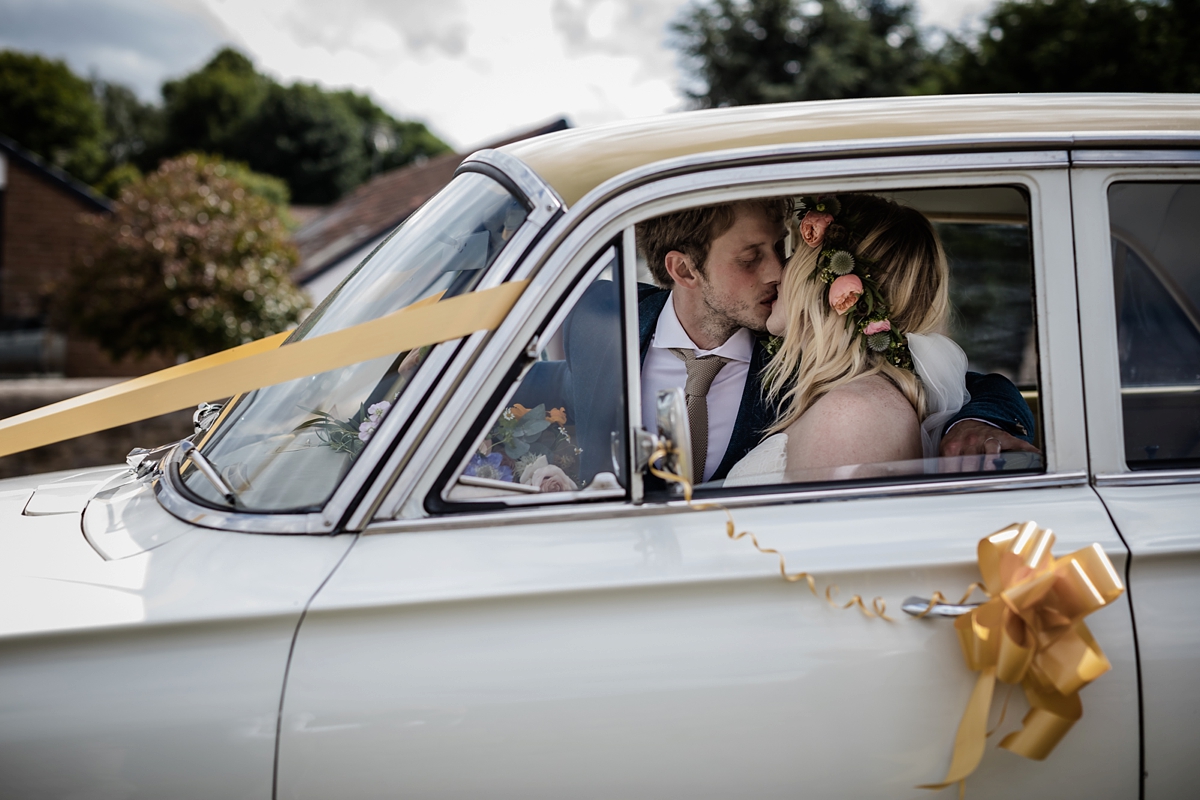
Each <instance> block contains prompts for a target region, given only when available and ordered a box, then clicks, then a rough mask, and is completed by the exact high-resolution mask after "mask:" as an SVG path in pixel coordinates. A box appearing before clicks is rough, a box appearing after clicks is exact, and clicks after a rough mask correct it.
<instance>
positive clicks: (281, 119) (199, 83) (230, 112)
mask: <svg viewBox="0 0 1200 800" xmlns="http://www.w3.org/2000/svg"><path fill="white" fill-rule="evenodd" d="M163 97H164V98H165V103H166V107H165V117H166V125H165V127H166V141H165V143H164V147H165V152H167V153H177V152H181V151H183V150H189V149H191V150H204V151H207V152H214V153H220V154H222V155H223V156H225V157H227V158H232V159H237V160H240V161H245V162H246V163H247V164H249V165H250V168H251V169H253V170H256V171H257V172H262V173H267V174H270V175H275V176H277V177H280V178H282V179H284V180H285V181H286V182H287V184H288V187H289V188H290V191H291V196H292V198H293V199H294V200H295V202H298V203H314V204H322V203H329V202H332V201H334V200H336V199H337V198H338V197H340V196H341V195H343V194H345V193H346V192H347V191H349V190H350V189H352V188H354V187H355V186H357V185H358V184H360V183H362V182H363V181H364V180H366V179H367V178H368V177H370V175H371V174H373V173H375V172H379V171H382V170H386V169H393V168H395V167H399V166H403V165H405V164H408V163H409V162H411V161H413V160H416V159H421V158H426V157H428V156H431V155H436V154H438V153H443V152H449V150H450V148H449V147H447V146H446V144H445V143H444V142H442V141H440V140H439V139H438V138H437V137H435V136H434V135H433V134H431V133H430V132H429V131H428V130H427V129H426V128H425V126H424V125H422V124H420V123H418V122H401V121H399V120H397V119H395V118H393V117H392V116H390V115H389V114H388V113H387V112H385V111H384V110H383V109H381V108H379V107H378V106H377V105H375V103H374V102H372V101H371V99H370V98H368V97H365V96H363V95H360V94H357V93H355V92H352V91H347V90H343V91H336V92H330V91H326V90H324V89H321V88H320V87H318V86H313V85H308V84H302V83H295V84H292V85H290V86H282V85H280V84H278V83H276V82H275V81H273V80H271V79H270V78H269V77H267V76H265V75H261V74H259V73H258V72H257V71H256V70H255V69H254V65H253V63H251V62H250V60H249V59H248V58H246V57H245V56H243V55H242V54H241V53H238V52H237V51H236V50H232V49H229V48H226V49H224V50H222V51H220V52H219V53H217V55H216V56H214V57H213V59H212V60H211V61H209V62H208V63H207V64H205V65H204V66H203V67H201V68H200V69H199V70H197V71H196V72H194V73H192V74H191V75H187V76H185V77H183V78H181V79H179V80H177V81H171V82H168V83H166V84H164V85H163Z"/></svg>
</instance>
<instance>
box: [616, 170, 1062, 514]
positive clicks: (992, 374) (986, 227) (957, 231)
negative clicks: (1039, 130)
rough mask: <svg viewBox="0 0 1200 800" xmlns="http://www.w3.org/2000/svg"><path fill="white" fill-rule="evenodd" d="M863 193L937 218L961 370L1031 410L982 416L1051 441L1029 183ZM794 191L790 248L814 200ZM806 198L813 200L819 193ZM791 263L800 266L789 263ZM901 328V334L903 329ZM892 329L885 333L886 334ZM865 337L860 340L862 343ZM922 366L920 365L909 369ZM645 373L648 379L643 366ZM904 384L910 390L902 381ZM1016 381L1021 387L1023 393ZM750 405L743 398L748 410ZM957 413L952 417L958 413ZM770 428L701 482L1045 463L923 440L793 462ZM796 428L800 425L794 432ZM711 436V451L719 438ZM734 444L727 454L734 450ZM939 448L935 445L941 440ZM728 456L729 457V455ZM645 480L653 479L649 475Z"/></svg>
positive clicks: (878, 475)
mask: <svg viewBox="0 0 1200 800" xmlns="http://www.w3.org/2000/svg"><path fill="white" fill-rule="evenodd" d="M857 194H864V193H861V192H860V193H857ZM865 194H871V195H872V196H873V197H876V198H880V199H882V200H887V201H891V202H893V203H895V204H897V205H898V206H901V207H904V208H907V209H914V210H916V211H918V212H920V213H921V214H922V215H923V216H924V217H925V218H926V219H927V220H928V221H929V223H931V225H932V228H933V230H934V231H935V233H936V236H937V239H938V240H939V242H940V245H941V247H942V249H943V251H944V253H945V257H946V261H947V266H948V272H949V280H948V284H947V286H948V294H949V309H948V313H947V314H946V315H945V317H944V320H943V323H942V326H941V327H940V328H939V332H940V333H943V334H945V335H947V336H948V337H949V338H950V339H951V340H953V341H954V342H955V343H957V345H959V347H961V349H962V351H963V352H964V355H965V358H964V359H963V360H962V368H961V369H959V370H958V371H957V375H958V377H959V378H963V377H965V378H966V380H965V384H966V388H968V390H969V391H970V392H972V393H979V395H980V397H984V398H989V397H993V396H994V395H995V394H996V392H997V391H1001V392H1002V393H1004V396H1005V398H1006V402H1009V401H1014V402H1016V403H1020V404H1021V405H1022V406H1023V407H1024V408H1025V412H1024V416H1021V417H1020V420H1021V421H1020V422H1019V423H1018V424H1015V425H1014V424H1012V423H1014V422H1016V420H1015V419H1014V418H1013V416H1012V415H1011V414H1010V415H1007V416H1005V415H1004V414H998V413H997V411H996V409H995V408H981V409H980V412H981V413H980V416H981V417H982V418H992V417H996V416H1005V419H1004V422H1005V423H1006V424H1009V428H1008V429H1009V430H1012V431H1013V432H1014V433H1015V434H1019V435H1024V436H1027V437H1028V438H1029V439H1030V440H1031V442H1032V443H1033V444H1035V445H1037V446H1039V447H1040V446H1042V445H1043V444H1044V443H1043V442H1042V441H1041V438H1040V429H1041V425H1040V424H1039V419H1038V416H1039V404H1038V399H1039V393H1038V388H1039V387H1038V376H1039V364H1038V348H1037V329H1036V319H1035V311H1034V309H1035V304H1034V284H1033V261H1032V258H1033V256H1032V254H1033V247H1032V238H1031V226H1030V212H1029V200H1028V196H1027V194H1026V192H1025V190H1023V189H1021V188H1018V187H1010V186H992V187H962V188H958V187H955V188H937V189H929V188H922V189H913V190H904V191H894V190H891V191H887V192H878V193H865ZM836 197H837V195H835V198H836ZM847 197H850V196H849V195H847ZM789 199H790V200H791V201H792V202H793V204H794V205H796V207H797V211H796V213H795V215H794V217H793V218H792V220H791V226H790V227H791V233H790V241H789V242H788V243H787V246H786V248H785V252H788V253H791V252H793V251H796V252H801V253H803V252H804V251H805V250H807V249H809V248H807V247H806V246H805V243H804V242H803V231H802V230H801V225H800V220H802V219H803V217H804V216H805V215H806V214H807V213H808V211H811V210H812V209H809V208H805V207H803V206H802V203H804V202H806V198H805V196H803V195H797V196H795V197H792V198H789ZM851 199H853V198H851ZM844 200H845V198H843V201H844ZM808 202H810V203H811V198H809V199H808ZM848 213H849V212H848ZM837 221H838V217H837V216H836V215H834V221H833V223H832V224H833V225H836V224H837ZM646 227H647V226H639V247H640V248H641V249H642V250H643V251H644V252H643V255H645V256H646V257H647V259H648V260H652V259H653V256H652V255H651V254H650V253H649V252H645V251H646V249H647V246H648V245H647V243H646V239H647V238H648V237H652V236H653V234H652V233H649V232H648V231H647V230H646ZM831 229H832V228H831ZM827 249H828V245H827V244H826V243H825V242H824V241H822V243H821V244H820V245H819V246H818V248H817V251H818V252H821V253H822V254H823V255H822V256H821V258H826V255H824V254H825V253H826V251H827ZM833 249H836V248H833ZM793 263H794V262H793ZM789 268H794V267H793V266H791V265H789ZM839 274H841V273H839ZM854 274H857V272H856V273H854ZM867 277H869V274H868V271H866V270H864V279H866V278H867ZM830 278H831V280H836V278H837V275H832V274H831V275H830ZM832 288H833V287H832V284H831V285H830V291H831V292H832ZM863 322H864V323H866V322H867V320H865V318H864V320H863ZM643 324H644V323H643ZM850 324H851V323H846V325H850ZM864 333H865V330H864ZM898 333H900V334H901V335H903V332H900V331H898ZM886 335H887V334H886V333H885V334H884V336H886ZM756 338H757V340H758V341H759V343H760V344H761V345H762V346H764V347H767V348H774V347H777V344H775V342H774V341H773V340H772V339H771V338H769V337H766V336H764V335H762V334H758V335H757V337H756ZM864 338H865V337H864ZM862 344H863V343H862V342H860V341H858V340H855V341H854V346H855V347H857V346H859V345H862ZM643 349H645V348H643ZM889 352H890V351H889ZM753 363H754V364H755V367H756V368H760V367H759V365H760V364H761V363H764V362H760V361H755V362H753ZM726 368H727V367H723V368H722V369H726ZM916 371H917V370H915V369H914V370H911V371H910V372H916ZM964 373H966V375H965V376H964ZM643 378H644V379H645V372H644V371H643ZM756 378H760V379H763V381H764V382H768V381H769V380H772V379H779V376H778V375H775V376H772V375H771V373H770V372H769V370H768V371H766V372H759V373H758V374H757V375H755V374H754V368H752V369H751V376H750V378H749V380H751V381H753V380H755V379H756ZM785 380H786V379H785ZM888 380H891V379H890V378H888ZM681 381H682V379H681ZM917 383H919V384H920V385H921V386H922V387H923V391H925V392H926V397H928V394H929V393H930V391H931V389H930V387H929V386H926V381H925V380H924V379H923V378H920V377H919V378H918V379H917ZM714 385H716V384H715V383H714ZM939 385H940V384H939ZM897 388H898V389H900V391H901V393H903V392H904V391H906V388H905V387H903V386H897ZM959 391H961V389H960V390H959ZM1018 391H1019V393H1020V397H1016V395H1017V392H1018ZM751 394H753V392H752V393H751ZM747 396H749V395H747ZM923 405H924V407H925V408H926V409H929V408H931V407H932V406H931V405H930V404H929V403H924V404H923ZM985 405H986V404H985ZM1010 405H1011V403H1010ZM1007 407H1008V406H1006V408H1007ZM744 408H745V406H744V405H743V410H744ZM971 408H976V407H975V406H972V407H971ZM645 410H646V400H645V399H643V412H644V413H645ZM779 416H780V412H779V406H777V405H776V406H770V411H769V412H767V415H766V420H767V423H768V424H770V423H772V422H774V421H775V420H776V419H778V417H779ZM949 418H953V415H951V416H950V417H949ZM934 419H936V418H934ZM739 422H740V421H739ZM710 425H711V423H710ZM931 427H933V428H937V430H938V432H939V433H940V432H941V430H942V429H943V427H944V426H943V425H932V426H931ZM791 430H793V431H794V430H802V428H793V429H791ZM771 433H772V431H771V430H769V429H768V430H760V431H758V432H757V434H756V438H755V440H754V441H753V442H752V445H753V446H754V449H752V450H751V451H750V453H749V454H747V456H746V457H745V458H747V459H748V462H747V463H748V464H750V466H749V467H743V466H742V465H739V464H736V463H734V464H733V466H732V467H731V468H730V469H729V470H728V472H727V474H720V473H717V474H713V475H711V476H710V477H709V479H708V480H707V481H706V482H702V483H700V487H701V488H711V489H714V490H716V489H724V490H728V489H732V488H735V487H736V489H737V490H739V491H741V490H744V489H745V488H747V487H760V486H778V485H794V484H826V483H841V482H848V481H864V480H865V481H872V482H874V481H879V480H883V481H888V480H905V481H910V480H913V479H924V478H933V479H940V478H943V477H944V476H946V475H947V474H955V475H966V474H980V475H994V474H995V473H996V472H997V471H1004V472H1027V471H1042V470H1043V469H1044V461H1043V458H1042V456H1041V455H1040V454H1039V453H1032V452H1005V453H1003V454H1001V455H999V456H988V457H984V456H970V457H955V458H941V457H939V456H937V455H931V454H930V453H929V452H928V449H927V448H922V449H920V450H918V457H913V458H904V459H896V460H888V461H871V462H862V463H854V462H850V463H839V464H838V465H837V466H819V467H815V468H806V467H803V466H800V465H797V464H793V463H789V461H788V455H787V452H788V450H787V443H786V442H785V443H783V444H780V443H779V441H778V440H775V443H774V444H772V438H771V437H770V436H769V434H771ZM740 435H742V433H741V432H739V431H738V430H737V429H736V425H735V430H734V432H733V433H732V434H731V435H730V442H731V444H730V447H731V448H732V447H733V446H734V444H735V440H736V439H738V437H739V436H740ZM792 435H794V434H789V436H792ZM789 441H790V440H789ZM708 444H709V449H710V452H711V451H712V450H713V448H712V447H711V440H709V442H708ZM726 452H727V454H728V452H729V451H726ZM934 452H935V453H936V449H935V450H934ZM734 460H735V461H736V459H734ZM834 460H836V459H834ZM710 461H711V455H710V456H709V457H708V458H706V460H705V465H706V467H708V469H706V472H711V464H710V463H709V462H710ZM722 466H723V467H729V466H730V465H729V464H728V463H724V464H723V465H722ZM647 485H648V487H649V486H650V485H651V484H650V483H648V484H647Z"/></svg>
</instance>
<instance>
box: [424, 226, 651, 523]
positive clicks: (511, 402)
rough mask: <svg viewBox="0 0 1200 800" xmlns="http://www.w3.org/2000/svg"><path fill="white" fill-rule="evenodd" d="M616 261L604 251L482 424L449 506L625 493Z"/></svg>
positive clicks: (447, 495)
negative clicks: (530, 360)
mask: <svg viewBox="0 0 1200 800" xmlns="http://www.w3.org/2000/svg"><path fill="white" fill-rule="evenodd" d="M620 265H621V259H620V257H619V249H618V248H617V247H615V246H614V247H609V248H608V249H607V250H605V251H603V252H602V253H601V255H600V256H599V257H598V258H597V259H596V260H595V261H593V263H592V264H591V266H590V267H589V269H588V271H587V272H586V273H585V278H584V280H583V281H582V283H581V285H580V286H579V287H578V289H577V290H576V292H574V293H573V294H572V296H571V297H569V298H568V303H567V304H564V306H563V307H562V308H560V309H559V310H558V312H557V313H556V315H555V318H554V319H553V320H552V321H551V324H550V326H549V327H548V329H547V330H546V331H545V332H544V333H543V335H542V336H541V337H540V339H539V340H538V341H539V352H538V355H537V359H536V360H535V361H534V362H533V363H532V364H531V365H529V368H528V370H527V371H525V372H524V374H523V375H522V377H521V378H520V380H518V381H516V382H515V383H513V384H511V385H509V386H506V387H505V391H504V393H503V396H502V399H501V400H500V401H499V402H497V403H496V404H495V405H494V406H493V407H492V408H491V409H490V411H489V413H488V415H487V416H486V417H485V418H484V419H482V420H481V424H480V425H479V426H478V428H477V430H476V432H475V433H474V434H473V436H472V437H471V439H470V440H469V442H468V443H467V446H466V447H465V448H464V452H463V455H462V457H461V459H460V461H459V464H458V467H457V469H456V471H455V473H454V476H453V478H452V480H450V481H449V482H448V484H447V485H446V487H445V489H444V490H443V492H442V495H441V497H442V499H443V501H445V502H446V503H449V504H451V506H453V505H455V504H461V506H462V507H464V508H472V507H478V505H479V504H480V503H481V502H484V503H495V502H501V503H504V504H507V505H529V504H538V503H546V502H566V501H575V500H584V501H586V500H590V499H601V498H613V497H623V496H624V495H625V487H626V485H627V482H626V479H625V476H626V474H627V471H626V467H625V459H626V452H627V447H626V434H625V431H626V430H628V423H627V419H626V413H625V400H624V398H625V381H624V378H623V375H624V358H623V355H622V349H623V341H624V338H623V336H622V334H621V326H622V315H621V285H620V273H621V268H620Z"/></svg>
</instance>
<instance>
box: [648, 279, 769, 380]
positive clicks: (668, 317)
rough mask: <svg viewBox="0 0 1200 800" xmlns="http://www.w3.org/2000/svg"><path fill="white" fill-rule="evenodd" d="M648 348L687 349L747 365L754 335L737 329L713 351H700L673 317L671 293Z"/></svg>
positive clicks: (673, 294)
mask: <svg viewBox="0 0 1200 800" xmlns="http://www.w3.org/2000/svg"><path fill="white" fill-rule="evenodd" d="M650 346H651V347H661V348H671V347H687V348H690V349H692V350H694V351H696V355H697V356H707V355H718V356H721V357H722V358H728V359H729V360H730V361H744V362H745V363H747V364H749V363H750V357H751V356H752V355H753V354H754V334H752V333H750V331H749V330H747V329H746V328H738V329H737V332H736V333H734V334H733V336H730V337H729V338H728V339H727V340H726V341H725V343H724V344H722V345H721V346H720V347H718V348H716V349H715V350H701V349H700V348H698V347H696V343H695V342H693V341H692V339H691V337H690V336H688V335H687V331H685V330H684V329H683V324H682V323H681V322H680V321H679V317H678V316H676V315H675V293H674V292H672V293H671V296H670V297H668V298H667V303H666V305H665V306H663V310H662V313H661V314H659V315H658V325H656V326H655V328H654V339H653V341H651V342H650Z"/></svg>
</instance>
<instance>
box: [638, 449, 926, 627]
mask: <svg viewBox="0 0 1200 800" xmlns="http://www.w3.org/2000/svg"><path fill="white" fill-rule="evenodd" d="M673 452H674V449H673V448H672V447H671V445H670V443H667V444H665V445H664V444H660V445H659V446H658V448H657V449H656V450H655V451H654V453H653V454H652V455H651V456H650V462H649V465H648V466H649V469H650V473H651V474H652V475H655V476H656V477H659V478H661V479H663V480H664V481H668V482H670V483H677V484H679V485H680V486H681V487H682V488H683V499H684V502H686V503H687V504H688V506H690V507H691V508H694V509H697V510H700V511H706V510H709V509H720V510H721V511H724V512H725V535H726V536H728V537H729V538H730V539H731V540H733V541H735V542H736V541H737V540H739V539H743V538H748V539H749V540H750V544H752V545H754V549H755V550H757V551H758V552H760V553H763V554H764V555H773V556H776V557H777V558H778V559H779V574H780V575H782V576H783V579H784V580H785V581H787V582H788V583H796V582H798V581H804V582H805V583H807V584H808V590H809V591H810V592H812V594H813V597H819V595H818V594H817V583H816V580H815V579H814V578H813V576H812V575H811V574H809V573H807V572H788V571H787V560H786V559H785V558H784V556H783V553H781V552H779V551H778V550H776V549H775V548H773V547H763V546H762V545H760V544H759V543H758V537H757V536H755V535H754V534H753V533H751V532H750V531H742V532H741V533H738V531H737V525H735V524H734V521H733V514H732V513H731V512H730V510H729V509H728V508H726V507H725V506H723V505H721V504H720V503H693V502H692V484H691V482H690V481H688V479H687V478H685V477H683V476H682V475H676V474H675V473H674V472H668V471H666V470H662V469H659V468H658V467H656V466H654V465H655V464H656V463H657V462H658V461H659V460H661V459H664V458H666V457H667V456H668V455H671V454H672V453H673ZM836 591H837V585H836V584H831V585H829V586H826V587H825V599H826V600H828V601H829V604H830V605H831V606H833V607H834V608H842V609H846V608H850V607H851V606H858V608H859V609H860V610H861V611H862V613H863V614H864V615H866V616H867V617H875V616H878V617H880V618H881V619H885V620H887V621H888V622H895V620H894V619H892V618H891V617H889V616H888V615H887V603H885V602H884V601H883V598H882V597H876V598H875V599H873V600H872V601H871V607H872V608H874V609H875V612H874V613H872V612H871V609H869V608H867V606H866V604H864V603H863V599H862V596H861V595H857V594H856V595H854V596H853V597H852V598H851V599H850V602H848V603H846V604H845V605H838V604H837V603H836V602H834V599H833V594H832V593H833V592H836ZM930 607H931V608H932V605H931V606H930Z"/></svg>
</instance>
